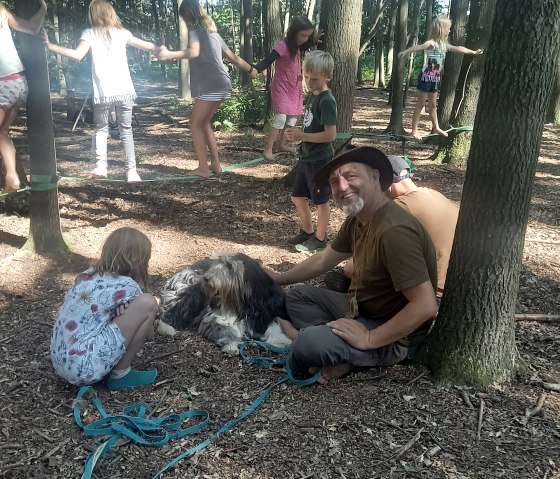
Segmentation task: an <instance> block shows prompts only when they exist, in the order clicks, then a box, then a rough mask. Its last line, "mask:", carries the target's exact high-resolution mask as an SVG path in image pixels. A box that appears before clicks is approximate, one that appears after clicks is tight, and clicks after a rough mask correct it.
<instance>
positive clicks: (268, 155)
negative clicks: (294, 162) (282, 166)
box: [263, 150, 274, 161]
mask: <svg viewBox="0 0 560 479" xmlns="http://www.w3.org/2000/svg"><path fill="white" fill-rule="evenodd" d="M263 156H264V157H265V158H266V159H267V160H269V161H273V160H274V153H272V151H266V150H265V151H263Z"/></svg>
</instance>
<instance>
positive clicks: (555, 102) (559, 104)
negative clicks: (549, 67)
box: [546, 58, 560, 125]
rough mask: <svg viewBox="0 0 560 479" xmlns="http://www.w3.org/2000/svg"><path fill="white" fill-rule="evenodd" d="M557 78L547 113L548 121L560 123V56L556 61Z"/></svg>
mask: <svg viewBox="0 0 560 479" xmlns="http://www.w3.org/2000/svg"><path fill="white" fill-rule="evenodd" d="M556 63H557V64H556V78H555V80H554V88H553V89H552V96H551V97H550V103H549V105H548V113H547V115H546V122H547V123H554V124H556V125H560V58H559V59H558V61H557V62H556Z"/></svg>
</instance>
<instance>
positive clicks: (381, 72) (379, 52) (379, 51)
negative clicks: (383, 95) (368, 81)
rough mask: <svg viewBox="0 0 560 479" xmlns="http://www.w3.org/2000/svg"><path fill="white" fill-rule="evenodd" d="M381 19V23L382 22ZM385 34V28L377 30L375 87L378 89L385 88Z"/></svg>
mask: <svg viewBox="0 0 560 479" xmlns="http://www.w3.org/2000/svg"><path fill="white" fill-rule="evenodd" d="M382 20H383V18H381V20H380V21H382ZM384 38H385V32H384V31H383V28H378V29H377V38H376V40H375V77H374V80H373V86H374V87H376V88H385V58H384V55H383V40H384Z"/></svg>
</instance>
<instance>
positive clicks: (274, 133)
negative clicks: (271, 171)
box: [263, 126, 284, 160]
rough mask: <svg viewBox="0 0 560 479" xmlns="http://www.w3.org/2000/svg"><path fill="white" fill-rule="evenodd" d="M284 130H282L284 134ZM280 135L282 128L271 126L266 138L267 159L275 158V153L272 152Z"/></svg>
mask: <svg viewBox="0 0 560 479" xmlns="http://www.w3.org/2000/svg"><path fill="white" fill-rule="evenodd" d="M283 133H284V130H282V134H283ZM279 135H280V130H279V129H278V128H274V127H273V126H271V127H270V131H269V132H268V137H267V139H266V146H265V147H264V152H263V156H264V157H265V158H266V159H267V160H274V153H272V149H273V148H274V143H275V142H276V140H277V139H278V136H279Z"/></svg>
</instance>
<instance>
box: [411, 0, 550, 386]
mask: <svg viewBox="0 0 560 479" xmlns="http://www.w3.org/2000/svg"><path fill="white" fill-rule="evenodd" d="M527 25H538V26H539V27H538V28H527ZM558 25H560V2H559V1H558V0H498V1H497V4H496V12H495V16H494V23H493V27H492V34H491V38H490V42H489V46H488V58H487V62H486V68H485V71H484V76H483V79H482V87H481V92H480V105H479V108H478V111H477V114H476V121H475V126H476V128H475V130H474V135H473V140H472V147H471V152H470V155H469V161H468V166H467V172H466V178H465V185H464V189H463V197H462V201H461V211H460V213H459V221H458V224H457V232H456V235H455V241H454V243H453V251H452V254H451V261H450V264H449V270H448V273H447V282H446V286H445V294H444V296H443V302H442V305H441V308H440V312H439V315H438V319H437V321H436V325H435V329H434V331H433V332H432V334H431V335H430V336H429V337H428V338H427V339H426V341H425V343H424V345H423V347H422V349H421V351H420V354H419V356H420V358H421V359H422V360H423V361H424V362H425V364H427V365H428V367H429V368H430V369H431V370H432V372H433V373H434V376H435V378H436V380H437V381H438V382H440V383H444V384H467V385H476V386H483V385H489V384H492V383H495V382H507V381H511V380H513V379H514V377H515V375H516V372H517V371H518V369H519V368H520V367H522V362H521V360H520V358H519V354H518V352H517V349H516V345H515V325H514V319H513V318H514V312H515V303H516V297H517V291H518V288H519V276H520V270H521V264H522V260H523V243H524V237H525V232H526V228H527V221H528V218H529V209H530V206H531V193H532V188H533V182H534V176H535V172H536V167H537V160H538V155H539V149H540V144H541V137H542V132H543V126H544V116H545V112H546V108H547V107H548V100H549V98H550V93H551V90H552V80H553V78H554V69H555V66H556V63H555V61H556V59H557V58H558V56H557V55H558V53H559V52H560V29H558ZM513 45H514V46H515V48H512V46H513ZM535 65H539V68H535ZM489 160H491V161H489Z"/></svg>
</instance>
